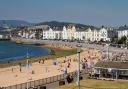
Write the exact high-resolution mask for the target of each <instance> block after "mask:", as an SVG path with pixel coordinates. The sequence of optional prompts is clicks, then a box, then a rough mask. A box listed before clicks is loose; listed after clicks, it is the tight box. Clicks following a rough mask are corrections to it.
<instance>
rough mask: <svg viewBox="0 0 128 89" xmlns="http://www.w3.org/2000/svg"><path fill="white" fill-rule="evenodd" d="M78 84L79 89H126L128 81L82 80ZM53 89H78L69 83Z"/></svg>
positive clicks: (74, 84)
mask: <svg viewBox="0 0 128 89" xmlns="http://www.w3.org/2000/svg"><path fill="white" fill-rule="evenodd" d="M80 83H81V87H80V89H116V88H118V89H128V81H108V80H95V79H84V80H82V81H81V82H80ZM54 89H78V87H77V86H76V83H71V84H67V85H64V86H60V87H56V88H54Z"/></svg>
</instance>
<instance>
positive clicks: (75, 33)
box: [18, 25, 110, 41]
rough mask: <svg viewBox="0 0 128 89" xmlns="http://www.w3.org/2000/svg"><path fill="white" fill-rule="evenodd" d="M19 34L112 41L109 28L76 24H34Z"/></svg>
mask: <svg viewBox="0 0 128 89" xmlns="http://www.w3.org/2000/svg"><path fill="white" fill-rule="evenodd" d="M18 35H19V36H21V37H23V38H30V39H32V38H39V39H50V40H54V39H59V40H84V41H100V40H103V41H110V38H109V37H108V29H106V28H103V27H102V28H100V29H91V28H90V27H89V28H87V29H84V28H83V29H80V28H76V27H75V26H74V25H69V26H63V27H49V26H46V25H45V26H44V25H43V26H33V27H29V28H26V29H22V30H20V31H19V32H18Z"/></svg>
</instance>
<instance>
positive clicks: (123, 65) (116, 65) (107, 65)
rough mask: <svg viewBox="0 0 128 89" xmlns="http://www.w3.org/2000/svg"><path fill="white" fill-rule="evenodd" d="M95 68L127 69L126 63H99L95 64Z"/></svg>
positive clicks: (127, 63)
mask: <svg viewBox="0 0 128 89" xmlns="http://www.w3.org/2000/svg"><path fill="white" fill-rule="evenodd" d="M95 67H101V68H116V69H128V62H112V61H107V62H105V61H99V62H97V63H96V64H95Z"/></svg>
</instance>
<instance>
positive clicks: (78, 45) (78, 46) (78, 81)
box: [76, 44, 82, 89]
mask: <svg viewBox="0 0 128 89" xmlns="http://www.w3.org/2000/svg"><path fill="white" fill-rule="evenodd" d="M76 47H77V54H78V74H77V83H78V89H80V51H81V47H82V45H80V44H77V45H76Z"/></svg>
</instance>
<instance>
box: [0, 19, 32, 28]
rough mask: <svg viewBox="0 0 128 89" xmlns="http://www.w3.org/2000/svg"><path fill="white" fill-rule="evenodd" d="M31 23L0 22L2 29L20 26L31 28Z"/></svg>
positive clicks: (19, 21)
mask: <svg viewBox="0 0 128 89" xmlns="http://www.w3.org/2000/svg"><path fill="white" fill-rule="evenodd" d="M30 25H31V23H29V22H27V21H23V20H0V27H1V28H6V27H18V26H30Z"/></svg>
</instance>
